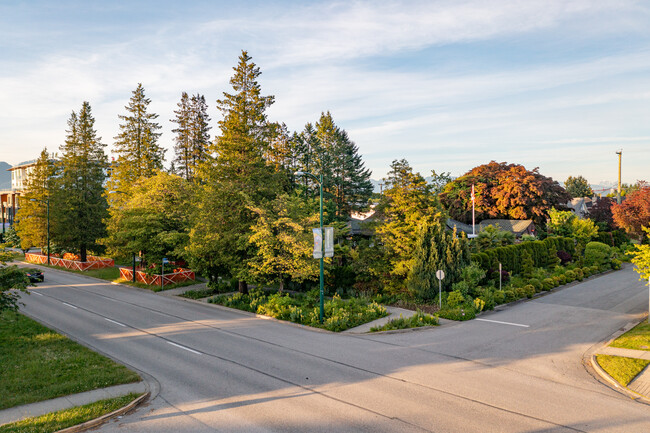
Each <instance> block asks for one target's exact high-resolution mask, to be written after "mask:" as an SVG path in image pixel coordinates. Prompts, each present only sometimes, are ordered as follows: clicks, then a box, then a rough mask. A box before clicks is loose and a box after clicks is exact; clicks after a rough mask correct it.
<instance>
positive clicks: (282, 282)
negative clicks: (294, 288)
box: [278, 278, 284, 293]
mask: <svg viewBox="0 0 650 433" xmlns="http://www.w3.org/2000/svg"><path fill="white" fill-rule="evenodd" d="M278 291H279V292H280V293H282V292H284V278H281V279H280V289H278Z"/></svg>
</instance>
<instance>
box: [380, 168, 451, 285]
mask: <svg viewBox="0 0 650 433" xmlns="http://www.w3.org/2000/svg"><path fill="white" fill-rule="evenodd" d="M384 183H385V184H386V189H385V190H384V194H382V196H381V201H380V202H379V205H378V206H377V208H376V220H377V223H376V234H377V237H378V238H379V241H380V242H381V244H382V245H383V248H384V251H385V255H386V257H387V259H388V261H389V263H390V265H389V267H388V269H387V270H385V271H384V272H383V275H385V281H384V284H385V286H387V287H388V288H389V289H392V290H401V289H402V288H403V281H404V279H405V278H406V276H407V275H408V273H409V271H410V270H411V268H412V267H413V264H414V259H413V249H414V248H415V245H416V239H417V233H418V229H417V228H418V226H420V225H421V224H423V223H425V222H431V221H433V220H434V219H435V218H438V217H439V215H440V214H441V212H442V209H441V208H440V205H439V203H438V200H437V199H436V197H435V195H434V194H433V193H432V191H431V186H430V185H428V184H427V182H426V180H425V179H424V178H423V177H422V175H420V173H413V169H412V168H411V166H410V165H409V163H408V161H406V160H404V159H402V160H399V161H398V160H395V161H393V163H392V164H391V171H390V172H389V173H388V177H387V178H385V179H384Z"/></svg>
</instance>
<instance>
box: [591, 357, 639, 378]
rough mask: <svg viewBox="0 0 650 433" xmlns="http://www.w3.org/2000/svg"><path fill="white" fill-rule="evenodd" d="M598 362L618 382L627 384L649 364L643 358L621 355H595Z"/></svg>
mask: <svg viewBox="0 0 650 433" xmlns="http://www.w3.org/2000/svg"><path fill="white" fill-rule="evenodd" d="M596 361H598V364H599V365H600V366H601V367H602V368H603V370H605V371H606V372H607V374H609V375H610V376H612V377H613V378H614V379H615V380H616V381H617V382H618V383H620V384H621V385H623V386H627V384H628V383H630V382H631V381H632V379H634V378H635V377H636V376H637V375H638V374H639V373H641V371H642V370H643V369H644V368H645V367H646V366H647V365H648V364H650V361H646V360H645V359H636V358H625V357H623V356H612V355H596Z"/></svg>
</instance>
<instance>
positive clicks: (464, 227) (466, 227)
mask: <svg viewBox="0 0 650 433" xmlns="http://www.w3.org/2000/svg"><path fill="white" fill-rule="evenodd" d="M447 227H449V228H450V229H452V230H453V229H454V228H456V231H458V232H465V233H467V234H472V226H471V225H470V224H465V223H462V222H460V221H456V220H453V219H451V218H449V219H447ZM476 230H477V232H478V230H479V228H478V227H476Z"/></svg>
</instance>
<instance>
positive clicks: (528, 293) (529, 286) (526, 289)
mask: <svg viewBox="0 0 650 433" xmlns="http://www.w3.org/2000/svg"><path fill="white" fill-rule="evenodd" d="M524 292H525V293H526V297H527V298H528V299H530V298H532V297H533V296H535V293H536V292H535V287H534V286H533V285H532V284H527V285H525V286H524Z"/></svg>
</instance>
